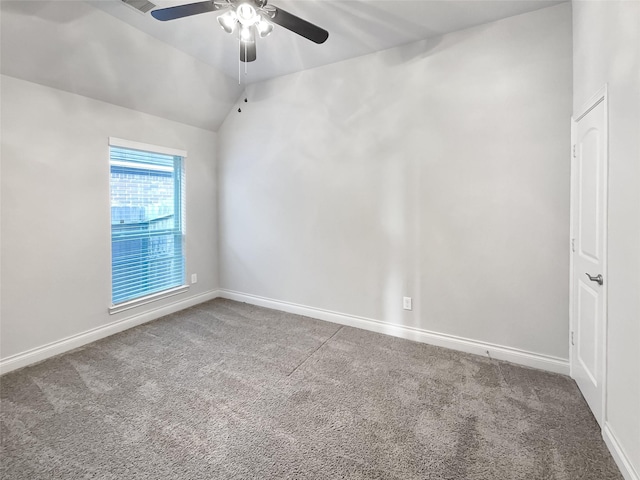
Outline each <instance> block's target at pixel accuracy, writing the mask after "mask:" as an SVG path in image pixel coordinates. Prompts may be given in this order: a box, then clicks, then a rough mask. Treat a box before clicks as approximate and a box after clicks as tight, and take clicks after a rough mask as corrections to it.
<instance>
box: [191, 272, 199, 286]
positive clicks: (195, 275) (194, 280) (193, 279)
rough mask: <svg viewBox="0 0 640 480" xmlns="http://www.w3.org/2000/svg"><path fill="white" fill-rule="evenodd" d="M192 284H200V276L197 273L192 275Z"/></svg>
mask: <svg viewBox="0 0 640 480" xmlns="http://www.w3.org/2000/svg"><path fill="white" fill-rule="evenodd" d="M191 283H192V284H193V283H198V274H197V273H192V274H191Z"/></svg>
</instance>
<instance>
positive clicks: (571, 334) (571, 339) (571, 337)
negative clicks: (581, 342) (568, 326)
mask: <svg viewBox="0 0 640 480" xmlns="http://www.w3.org/2000/svg"><path fill="white" fill-rule="evenodd" d="M571 345H575V343H573V332H571Z"/></svg>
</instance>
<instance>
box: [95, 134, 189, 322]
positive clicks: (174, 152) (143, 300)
mask: <svg viewBox="0 0 640 480" xmlns="http://www.w3.org/2000/svg"><path fill="white" fill-rule="evenodd" d="M111 147H119V148H127V149H132V150H141V151H144V152H150V153H158V154H163V155H171V156H176V157H181V158H182V162H181V163H182V165H181V166H182V181H181V183H180V185H179V192H176V194H178V195H180V196H181V201H180V211H179V212H177V214H178V215H180V217H181V222H182V223H181V227H182V255H183V259H184V279H183V284H182V285H179V286H176V287H172V288H168V289H166V290H162V291H160V292H155V293H151V294H148V295H144V296H142V297H138V298H134V299H131V300H126V301H124V302H121V303H117V304H113V237H112V228H111V196H109V265H110V266H109V272H110V275H109V303H110V306H109V309H108V311H109V314H110V315H113V314H115V313H118V312H122V311H125V310H129V309H131V308H135V307H138V306H141V305H146V304H149V303H152V302H156V301H158V300H162V299H164V298H168V297H172V296H174V295H178V294H181V293H184V292H186V291H187V290H189V283H188V282H187V248H186V247H187V242H186V237H187V231H186V221H185V217H186V190H187V188H186V181H187V169H186V166H187V162H186V159H187V156H188V155H187V151H186V150H180V149H176V148H170V147H163V146H159V145H152V144H148V143H142V142H135V141H132V140H125V139H122V138H117V137H109V144H108V151H107V159H108V166H109V187H111ZM109 191H111V188H109Z"/></svg>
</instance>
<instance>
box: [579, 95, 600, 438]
mask: <svg viewBox="0 0 640 480" xmlns="http://www.w3.org/2000/svg"><path fill="white" fill-rule="evenodd" d="M600 103H603V104H604V141H605V148H604V159H603V160H604V162H605V168H604V169H603V170H604V179H603V182H604V199H603V206H604V212H603V219H604V221H603V230H604V234H603V238H602V241H603V246H602V251H603V259H602V275H603V276H604V279H605V281H604V284H603V285H602V287H603V288H602V301H603V302H604V309H603V310H604V318H603V319H602V327H601V329H602V336H601V342H602V345H601V346H602V360H601V361H602V411H601V412H599V417H600V427H601V429H603V428H604V425H605V424H606V422H607V364H608V349H607V345H608V338H607V337H608V335H607V333H608V323H609V322H608V318H609V275H608V273H609V262H608V256H609V252H608V235H609V95H608V86H607V84H605V85H604V86H603V87H601V88H600V89H599V90H598V91H597V92H596V93H595V94H594V95H593V96H592V97H591V98H589V100H588V101H587V102H585V103H584V104H583V105H582V107H581V108H580V110H579V111H578V113H577V115H574V116H572V117H571V145H570V153H569V155H570V159H571V188H570V208H569V221H570V225H569V282H570V283H569V375H570V376H571V378H574V355H573V354H574V352H573V349H574V346H573V344H572V336H573V332H574V331H575V329H574V326H575V311H574V310H575V295H576V292H575V290H574V271H573V267H574V261H573V256H574V252H573V243H572V242H573V239H574V238H575V237H574V235H575V232H574V223H575V222H574V215H575V213H576V212H575V205H574V195H575V193H576V191H575V189H576V186H577V185H576V182H577V175H576V165H575V158H574V156H573V148H574V145H576V136H577V124H578V121H580V120H581V119H582V118H583V117H584V116H585V115H587V114H588V113H589V112H590V111H591V110H593V109H594V108H595V107H596V106H598V105H599V104H600ZM594 414H595V415H596V416H598V414H597V413H596V412H594Z"/></svg>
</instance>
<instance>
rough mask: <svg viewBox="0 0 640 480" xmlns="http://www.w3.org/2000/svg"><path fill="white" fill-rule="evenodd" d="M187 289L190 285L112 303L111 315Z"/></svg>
mask: <svg viewBox="0 0 640 480" xmlns="http://www.w3.org/2000/svg"><path fill="white" fill-rule="evenodd" d="M187 290H189V285H182V286H180V287H176V288H172V289H170V290H164V291H162V292H158V293H154V294H153V295H147V296H146V297H141V298H136V299H135V300H129V301H128V302H124V303H119V304H118V305H112V306H111V307H109V315H113V314H115V313H120V312H124V311H125V310H129V309H131V308H136V307H139V306H141V305H146V304H147V303H152V302H156V301H158V300H162V299H163V298H167V297H172V296H174V295H178V294H180V293H184V292H186V291H187Z"/></svg>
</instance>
